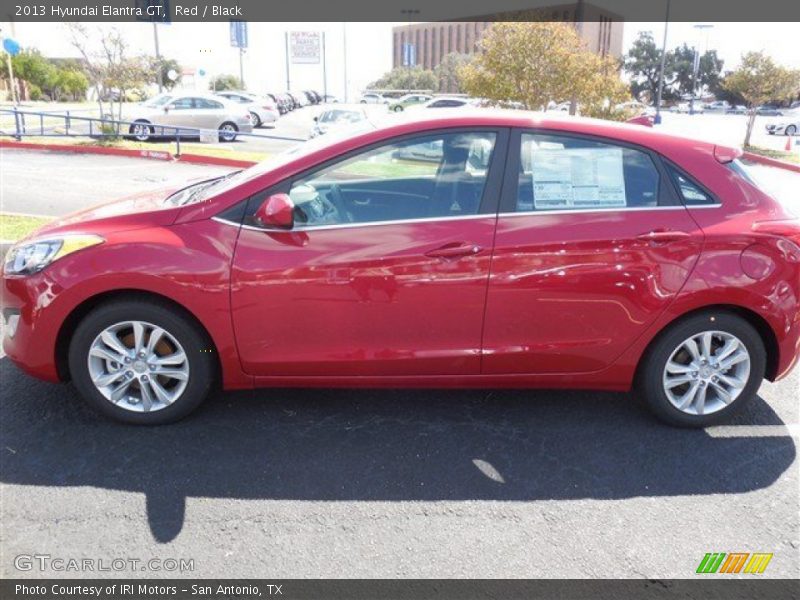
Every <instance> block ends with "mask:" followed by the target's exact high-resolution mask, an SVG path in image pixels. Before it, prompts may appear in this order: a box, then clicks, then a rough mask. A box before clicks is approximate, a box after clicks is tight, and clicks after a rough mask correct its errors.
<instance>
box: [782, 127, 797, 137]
mask: <svg viewBox="0 0 800 600" xmlns="http://www.w3.org/2000/svg"><path fill="white" fill-rule="evenodd" d="M784 133H785V134H786V135H788V136H789V137H792V136H794V135H797V127H795V126H794V125H789V126H788V127H787V128H786V131H785V132H784Z"/></svg>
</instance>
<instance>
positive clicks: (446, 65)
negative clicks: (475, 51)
mask: <svg viewBox="0 0 800 600" xmlns="http://www.w3.org/2000/svg"><path fill="white" fill-rule="evenodd" d="M471 59H472V58H471V57H470V56H469V55H468V54H461V53H459V52H451V53H450V54H447V55H445V56H444V58H442V61H441V62H440V63H439V64H438V65H437V66H436V67H435V68H434V69H433V74H434V75H435V76H436V79H437V82H438V83H437V87H436V89H437V90H438V91H440V92H447V93H450V94H460V93H461V92H462V90H461V78H460V77H459V74H458V73H459V70H460V69H461V68H462V67H464V66H465V65H466V64H467V63H469V61H470V60H471Z"/></svg>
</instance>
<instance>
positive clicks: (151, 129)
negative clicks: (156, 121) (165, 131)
mask: <svg viewBox="0 0 800 600" xmlns="http://www.w3.org/2000/svg"><path fill="white" fill-rule="evenodd" d="M137 125H138V126H146V130H147V131H148V132H149V133H148V134H147V135H144V134H141V133H140V134H136V133H135V130H136V129H137ZM142 128H143V129H144V127H142ZM128 133H129V134H130V135H132V136H133V139H135V140H136V141H138V142H146V141H148V140H149V139H150V136H151V135H155V133H156V130H155V128H154V127H153V126H152V125H150V121H144V120H138V121H134V122H133V124H132V125H131V126H130V127H129V128H128Z"/></svg>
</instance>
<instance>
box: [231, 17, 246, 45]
mask: <svg viewBox="0 0 800 600" xmlns="http://www.w3.org/2000/svg"><path fill="white" fill-rule="evenodd" d="M231 46H233V47H234V48H247V21H234V20H232V19H231Z"/></svg>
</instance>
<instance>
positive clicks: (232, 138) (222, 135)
mask: <svg viewBox="0 0 800 600" xmlns="http://www.w3.org/2000/svg"><path fill="white" fill-rule="evenodd" d="M228 125H229V126H231V127H233V130H234V133H232V134H228V135H229V137H225V133H224V132H223V131H222V128H223V127H226V126H228ZM219 128H220V132H219V141H220V142H235V141H236V136H237V134H238V132H239V128H238V127H237V126H236V123H231V122H230V121H225V122H224V123H223V124H222V125H220V126H219Z"/></svg>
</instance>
